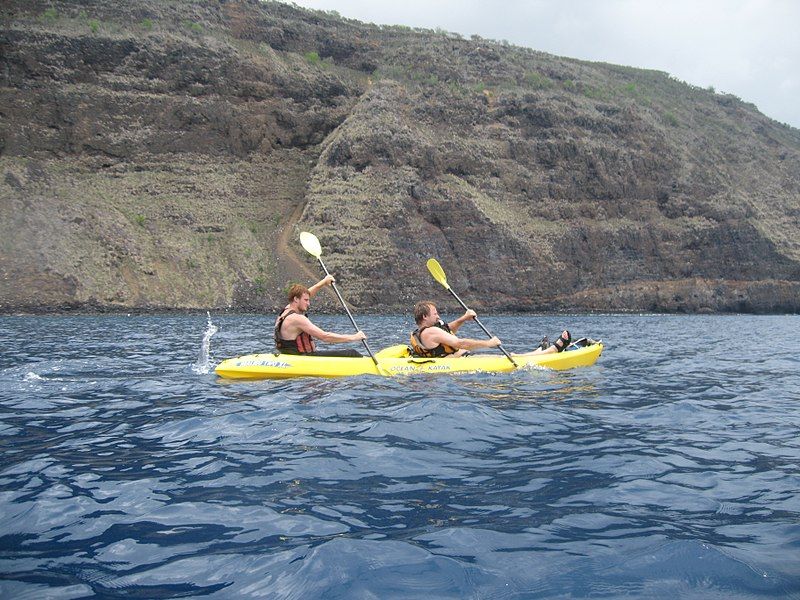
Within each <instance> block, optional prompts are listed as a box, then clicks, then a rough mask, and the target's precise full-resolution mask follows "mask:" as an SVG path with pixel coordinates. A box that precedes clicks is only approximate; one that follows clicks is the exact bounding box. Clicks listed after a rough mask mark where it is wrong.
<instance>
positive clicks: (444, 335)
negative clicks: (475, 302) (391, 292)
mask: <svg viewBox="0 0 800 600" xmlns="http://www.w3.org/2000/svg"><path fill="white" fill-rule="evenodd" d="M475 317H476V314H475V311H474V310H471V309H467V311H466V312H465V313H464V314H463V315H462V316H460V317H459V318H458V319H456V320H454V321H451V322H450V323H445V322H444V321H442V319H441V318H440V317H439V311H438V310H437V308H436V305H435V304H434V303H433V302H430V301H428V300H423V301H421V302H417V304H416V305H415V306H414V321H415V322H416V324H417V329H416V330H414V332H413V333H412V334H411V348H412V349H413V350H414V354H415V355H417V356H420V357H425V358H438V357H443V356H449V357H459V356H464V355H465V354H467V353H468V351H470V350H478V349H480V348H495V347H497V346H500V345H501V344H502V342H501V341H500V339H499V338H497V337H496V336H493V337H491V338H490V339H488V340H475V339H471V338H460V337H458V336H456V335H455V332H456V331H458V329H459V328H460V327H461V325H463V324H464V323H465V322H467V321H469V320H473V319H475ZM571 339H572V338H571V336H570V334H569V331H566V330H564V332H563V333H562V334H561V336H560V337H559V338H558V339H557V340H556V341H555V342H554V343H553V344H549V343H548V342H547V338H545V339H543V340H542V342H541V343H540V344H539V347H537V348H536V349H534V350H532V351H530V352H525V353H520V354H512V356H533V355H536V354H550V353H553V352H561V351H562V350H564V349H565V348H566V347H567V346H569V343H570V341H571Z"/></svg>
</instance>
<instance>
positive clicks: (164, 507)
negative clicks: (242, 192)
mask: <svg viewBox="0 0 800 600" xmlns="http://www.w3.org/2000/svg"><path fill="white" fill-rule="evenodd" d="M356 318H357V320H358V322H359V325H360V326H361V327H362V329H364V330H365V331H366V332H367V333H368V335H369V336H370V345H371V347H372V348H373V349H374V350H377V349H379V348H381V347H384V346H387V345H390V344H395V343H399V342H405V341H406V336H407V334H408V331H409V330H410V328H411V322H410V320H409V319H408V318H407V317H404V316H385V317H365V316H359V315H356ZM210 320H211V323H209V322H208V320H207V318H206V317H205V315H203V316H197V315H194V316H125V315H118V316H53V317H2V318H0V348H1V349H0V457H1V459H0V597H2V598H3V599H5V598H14V599H17V598H31V599H40V598H89V597H99V598H186V597H209V598H381V599H382V598H492V599H494V598H518V599H521V598H670V599H673V598H704V599H705V598H726V599H727V598H800V375H798V373H799V372H800V359H799V358H798V352H797V350H796V349H795V348H794V345H793V344H794V343H795V341H796V340H795V337H796V334H797V332H799V331H800V317H798V316H664V315H592V316H584V315H567V316H558V317H555V316H538V315H532V316H528V317H521V316H493V315H483V316H482V321H483V323H484V324H485V325H486V326H487V327H488V328H489V329H491V330H492V331H493V333H496V334H497V335H499V336H500V337H501V338H502V339H503V341H504V344H505V346H506V347H507V348H508V349H510V350H515V351H521V350H526V349H530V348H531V347H532V346H533V345H535V343H536V342H538V340H539V339H540V337H541V336H542V335H543V334H544V333H547V334H549V335H550V336H551V339H554V338H555V337H556V336H557V334H558V332H559V331H560V330H561V329H562V328H563V327H568V328H569V329H570V330H571V331H572V332H573V335H589V336H591V337H595V338H602V339H603V340H604V341H605V342H606V344H607V347H606V350H605V352H604V353H603V356H601V358H600V360H599V361H598V363H597V364H596V365H595V366H593V367H588V368H582V369H575V370H572V371H566V372H550V371H545V370H527V371H522V372H516V373H511V374H506V375H486V374H484V375H479V374H470V375H462V376H446V375H439V376H437V375H416V376H408V377H404V378H396V379H384V378H379V377H371V376H368V377H358V378H347V379H337V380H313V379H304V380H291V381H278V382H271V381H259V382H249V383H242V382H229V381H222V380H219V379H217V378H216V376H215V375H214V374H213V371H210V370H209V369H210V367H212V366H213V365H214V364H215V363H216V362H218V361H220V360H222V359H223V358H227V357H230V356H235V355H238V354H247V353H251V352H254V351H259V350H267V349H269V348H270V341H269V340H270V337H271V328H272V317H270V316H265V315H236V316H233V315H214V314H212V315H211V316H210ZM315 320H316V322H317V323H318V324H320V325H321V326H322V327H324V328H327V329H331V330H336V331H343V332H346V331H349V327H350V324H349V321H348V320H347V319H346V317H344V316H325V317H315ZM462 332H463V333H464V334H465V335H471V336H472V337H482V335H483V334H482V333H481V331H480V330H479V329H478V328H477V327H476V326H474V325H471V324H467V325H465V326H464V329H463V330H462Z"/></svg>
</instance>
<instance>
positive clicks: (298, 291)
mask: <svg viewBox="0 0 800 600" xmlns="http://www.w3.org/2000/svg"><path fill="white" fill-rule="evenodd" d="M307 293H308V288H307V287H306V286H304V285H300V284H299V283H295V284H292V285H291V286H290V287H289V289H288V290H287V292H286V297H287V298H288V299H289V304H291V303H292V301H293V300H294V299H295V298H300V297H301V296H302V295H303V294H307Z"/></svg>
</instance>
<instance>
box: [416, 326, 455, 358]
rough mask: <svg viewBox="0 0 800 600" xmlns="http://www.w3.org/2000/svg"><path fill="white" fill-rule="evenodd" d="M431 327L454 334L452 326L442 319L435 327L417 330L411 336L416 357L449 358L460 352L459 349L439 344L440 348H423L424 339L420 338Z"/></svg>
mask: <svg viewBox="0 0 800 600" xmlns="http://www.w3.org/2000/svg"><path fill="white" fill-rule="evenodd" d="M429 327H438V328H439V329H442V330H444V331H446V332H447V333H452V331H450V326H449V325H448V324H447V323H445V322H444V321H442V320H441V319H439V321H438V322H436V323H434V324H433V325H429V326H428V327H419V328H417V329H415V330H414V333H412V334H411V349H412V350H413V351H414V355H415V356H420V357H423V358H441V357H442V356H448V355H450V354H453V353H455V352H458V348H453V347H451V346H448V345H447V344H439V345H438V346H435V347H434V348H430V349H428V348H424V347H423V346H422V338H421V337H420V336H421V335H422V332H423V331H425V330H426V329H428V328H429Z"/></svg>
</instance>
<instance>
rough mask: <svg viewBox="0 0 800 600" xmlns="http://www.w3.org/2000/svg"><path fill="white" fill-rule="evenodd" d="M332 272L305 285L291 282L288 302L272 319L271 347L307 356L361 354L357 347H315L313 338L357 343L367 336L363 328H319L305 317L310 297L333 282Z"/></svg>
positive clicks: (331, 341)
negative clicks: (342, 330)
mask: <svg viewBox="0 0 800 600" xmlns="http://www.w3.org/2000/svg"><path fill="white" fill-rule="evenodd" d="M334 281H335V280H334V278H333V275H328V276H326V277H325V278H324V279H320V280H319V281H318V282H317V283H315V284H314V285H312V286H311V287H310V288H307V287H305V286H303V285H300V284H297V283H296V284H294V285H293V286H291V287H290V288H289V292H288V300H289V304H287V305H286V307H285V308H284V309H283V311H282V312H281V314H280V315H278V318H277V319H275V347H276V348H277V349H278V351H279V352H281V353H283V354H307V355H311V356H352V357H357V356H361V353H359V352H358V350H352V349H347V350H317V348H316V344H315V343H314V339H318V340H322V341H323V342H328V343H330V344H339V343H345V342H360V341H361V340H365V339H367V336H366V335H365V334H364V332H363V331H358V332H356V333H352V334H341V333H331V332H330V331H323V330H322V329H320V328H319V327H317V326H316V325H314V324H313V323H312V322H311V320H310V319H309V318H308V317H307V316H306V313H307V312H308V309H309V307H310V306H311V298H313V297H314V296H315V295H316V293H317V292H318V291H319V290H321V289H322V288H323V287H325V286H326V285H330V284H332V283H333V282H334Z"/></svg>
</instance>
